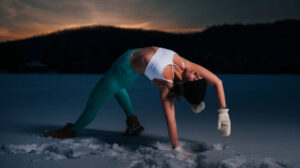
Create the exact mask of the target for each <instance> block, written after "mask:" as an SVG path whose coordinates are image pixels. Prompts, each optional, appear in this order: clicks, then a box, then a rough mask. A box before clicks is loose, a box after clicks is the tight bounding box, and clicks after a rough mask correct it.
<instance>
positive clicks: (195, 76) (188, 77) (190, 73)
mask: <svg viewBox="0 0 300 168" xmlns="http://www.w3.org/2000/svg"><path fill="white" fill-rule="evenodd" d="M201 78H202V77H201V76H200V75H199V73H198V72H197V71H194V70H192V69H185V71H184V72H183V73H182V80H183V81H195V80H199V79H201Z"/></svg>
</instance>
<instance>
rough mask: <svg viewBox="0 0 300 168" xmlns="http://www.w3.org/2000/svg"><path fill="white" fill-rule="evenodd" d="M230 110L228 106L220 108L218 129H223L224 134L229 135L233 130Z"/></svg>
mask: <svg viewBox="0 0 300 168" xmlns="http://www.w3.org/2000/svg"><path fill="white" fill-rule="evenodd" d="M228 111H229V109H228V108H219V109H218V114H219V115H218V117H219V118H218V130H219V131H221V133H222V136H229V135H230V131H231V122H230V119H229V114H228Z"/></svg>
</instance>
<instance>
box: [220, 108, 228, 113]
mask: <svg viewBox="0 0 300 168" xmlns="http://www.w3.org/2000/svg"><path fill="white" fill-rule="evenodd" d="M228 111H229V108H219V109H218V113H219V114H221V113H228Z"/></svg>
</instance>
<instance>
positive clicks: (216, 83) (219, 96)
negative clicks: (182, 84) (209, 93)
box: [183, 58, 226, 108]
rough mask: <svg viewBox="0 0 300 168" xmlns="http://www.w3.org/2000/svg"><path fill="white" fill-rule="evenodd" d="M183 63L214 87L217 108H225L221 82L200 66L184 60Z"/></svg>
mask: <svg viewBox="0 0 300 168" xmlns="http://www.w3.org/2000/svg"><path fill="white" fill-rule="evenodd" d="M183 59H184V58H183ZM184 62H185V63H186V65H187V67H188V68H191V69H193V70H195V71H197V72H198V74H199V75H200V76H201V77H203V78H205V79H206V80H207V82H208V83H209V84H210V85H212V86H213V87H214V91H215V93H216V97H217V100H218V103H219V107H220V108H226V100H225V93H224V88H223V82H222V80H221V79H219V78H218V77H217V76H216V75H215V74H213V73H212V72H210V71H209V70H208V69H206V68H204V67H203V66H201V65H198V64H195V63H193V62H191V61H188V60H187V59H184Z"/></svg>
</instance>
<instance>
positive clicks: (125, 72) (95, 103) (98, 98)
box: [71, 48, 140, 131]
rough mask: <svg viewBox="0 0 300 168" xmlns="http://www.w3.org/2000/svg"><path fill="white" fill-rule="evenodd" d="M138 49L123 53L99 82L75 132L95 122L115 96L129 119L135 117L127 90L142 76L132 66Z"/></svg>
mask: <svg viewBox="0 0 300 168" xmlns="http://www.w3.org/2000/svg"><path fill="white" fill-rule="evenodd" d="M137 49H138V48H137ZM137 49H129V50H127V51H126V52H125V53H123V54H122V55H121V56H120V57H119V58H118V59H117V60H116V62H115V63H114V64H113V65H112V67H111V68H110V69H109V70H108V71H107V72H106V73H105V74H104V76H103V77H102V78H101V79H100V80H99V81H98V83H97V85H96V87H95V88H94V89H93V91H92V93H91V94H90V96H89V99H88V102H87V104H86V107H85V109H84V111H83V113H82V114H81V116H80V117H79V119H78V120H77V121H76V123H75V125H74V126H72V127H71V129H72V130H73V131H80V130H82V129H83V128H84V127H85V126H87V125H88V124H89V123H90V122H91V121H92V120H94V118H95V117H96V114H97V112H98V110H99V109H100V107H101V106H102V105H103V103H104V102H105V101H106V100H107V99H108V98H110V97H112V96H113V95H114V96H115V97H116V99H117V101H118V103H119V104H120V105H121V107H122V109H123V111H124V112H125V113H126V116H127V117H129V116H131V115H134V113H133V110H132V105H131V102H130V99H129V96H128V93H127V91H126V89H125V88H127V87H129V86H131V85H132V84H133V83H134V82H135V80H136V79H137V78H138V77H139V75H140V73H138V72H137V71H135V70H134V69H133V68H132V66H131V64H130V55H131V54H132V53H133V52H134V51H135V50H137Z"/></svg>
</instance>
